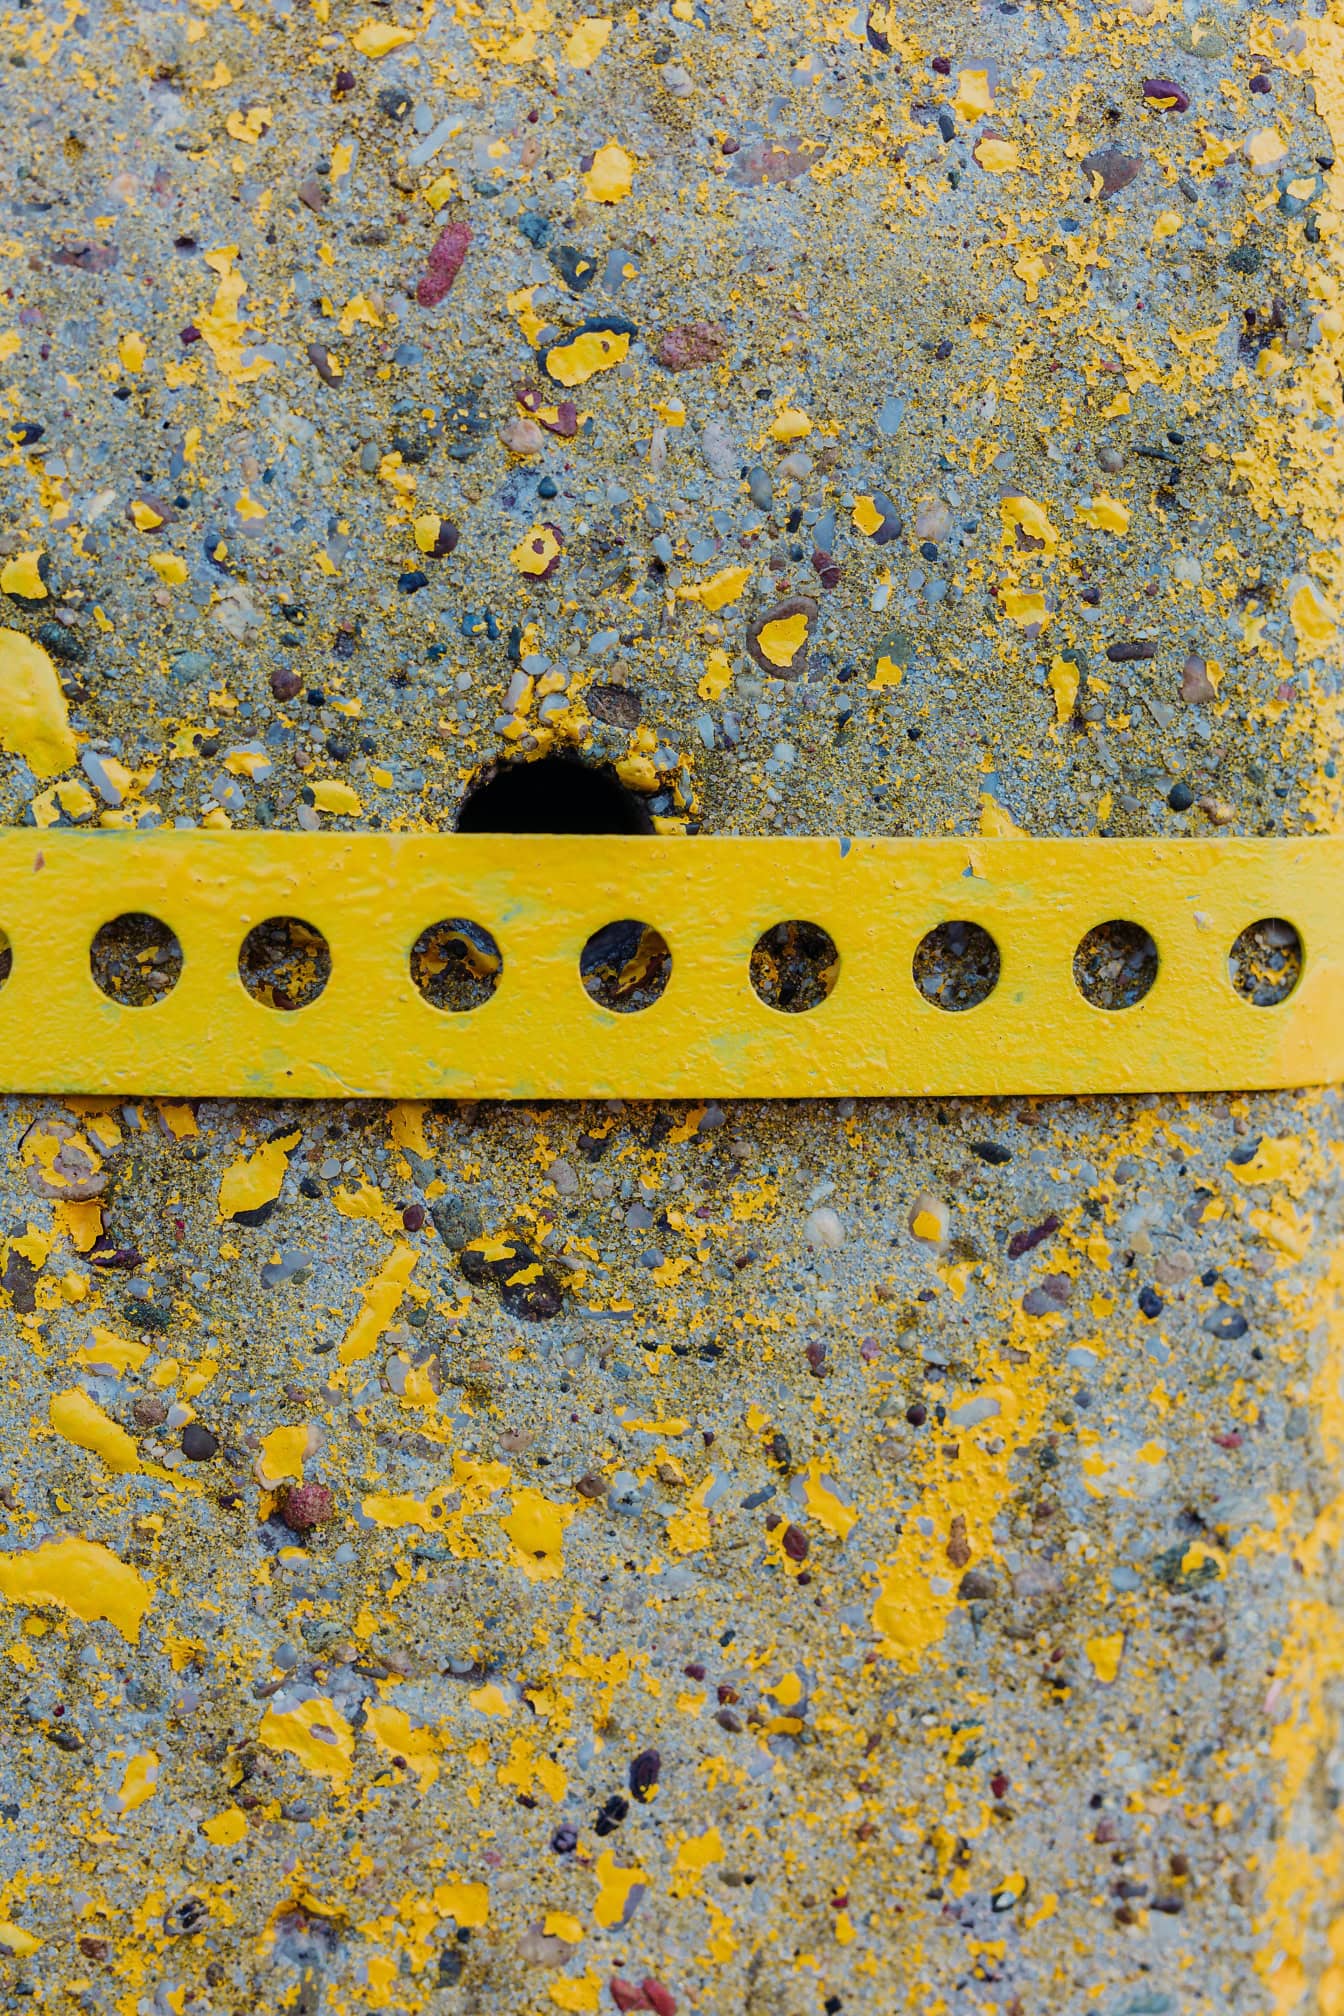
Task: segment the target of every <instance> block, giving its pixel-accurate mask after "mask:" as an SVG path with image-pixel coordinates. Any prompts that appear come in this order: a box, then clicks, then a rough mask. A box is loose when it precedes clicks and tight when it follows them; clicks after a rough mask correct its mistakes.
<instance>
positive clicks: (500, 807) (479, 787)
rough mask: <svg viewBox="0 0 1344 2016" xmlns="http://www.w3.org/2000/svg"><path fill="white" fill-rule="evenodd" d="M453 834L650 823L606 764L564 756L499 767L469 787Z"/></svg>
mask: <svg viewBox="0 0 1344 2016" xmlns="http://www.w3.org/2000/svg"><path fill="white" fill-rule="evenodd" d="M457 830H458V832H459V833H651V832H652V831H653V823H652V821H651V820H650V818H649V815H648V813H647V812H646V811H645V809H644V806H643V805H642V803H641V802H640V800H639V799H638V798H637V797H636V796H635V794H634V792H633V791H627V790H626V788H625V786H624V784H622V782H621V780H620V778H619V777H618V776H617V775H616V772H615V771H614V770H613V769H612V768H611V767H610V766H609V765H608V764H605V763H603V764H592V763H579V762H577V761H575V760H574V758H572V757H569V756H540V757H538V758H537V760H536V762H534V763H503V764H500V765H499V766H498V767H497V768H496V769H494V770H492V771H490V773H489V774H488V775H487V776H485V777H483V778H482V779H481V781H480V782H479V783H478V784H473V786H472V788H471V789H470V791H468V793H467V795H466V797H465V798H464V799H463V801H462V809H461V811H460V812H459V813H458V815H457Z"/></svg>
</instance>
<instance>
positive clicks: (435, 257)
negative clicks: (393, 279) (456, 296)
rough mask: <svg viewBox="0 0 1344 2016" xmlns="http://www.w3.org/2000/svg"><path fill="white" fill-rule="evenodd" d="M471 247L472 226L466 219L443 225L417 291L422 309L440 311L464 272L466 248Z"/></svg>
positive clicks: (416, 294)
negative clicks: (440, 304) (450, 290)
mask: <svg viewBox="0 0 1344 2016" xmlns="http://www.w3.org/2000/svg"><path fill="white" fill-rule="evenodd" d="M470 243H471V226H470V224H468V223H467V221H466V219H465V218H459V219H458V220H457V222H456V223H453V224H445V225H444V227H443V229H442V231H440V233H439V236H438V240H437V242H436V244H435V246H434V250H433V251H432V252H431V253H430V255H429V264H428V265H427V266H426V268H425V271H424V275H423V277H422V279H421V281H420V284H419V286H418V287H417V288H416V290H415V298H416V300H417V301H418V302H419V303H420V306H421V307H422V308H437V307H438V305H439V303H440V301H442V300H443V298H444V296H445V295H446V294H447V292H448V289H449V288H450V287H451V286H452V284H453V282H454V280H456V278H457V276H458V274H459V273H460V272H461V271H462V261H463V260H464V259H465V258H466V256H467V247H468V246H469V245H470Z"/></svg>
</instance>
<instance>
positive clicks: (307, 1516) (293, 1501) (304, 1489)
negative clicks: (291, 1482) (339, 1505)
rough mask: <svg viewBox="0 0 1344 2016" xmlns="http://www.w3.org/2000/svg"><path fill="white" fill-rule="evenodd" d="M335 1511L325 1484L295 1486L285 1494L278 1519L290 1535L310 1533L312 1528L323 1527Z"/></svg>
mask: <svg viewBox="0 0 1344 2016" xmlns="http://www.w3.org/2000/svg"><path fill="white" fill-rule="evenodd" d="M335 1509H336V1507H335V1502H334V1500H333V1499H332V1495H331V1493H330V1491H328V1489H327V1487H326V1485H325V1484H296V1485H295V1486H294V1487H293V1489H292V1490H290V1491H287V1492H286V1493H285V1502H284V1504H283V1505H282V1506H281V1507H280V1517H281V1518H282V1519H283V1520H284V1522H285V1524H286V1526H288V1528H289V1530H290V1532H291V1533H311V1531H312V1529H313V1527H314V1526H323V1525H325V1524H326V1522H327V1520H328V1519H330V1517H331V1515H332V1513H333V1512H334V1511H335Z"/></svg>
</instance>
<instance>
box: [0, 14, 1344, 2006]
mask: <svg viewBox="0 0 1344 2016" xmlns="http://www.w3.org/2000/svg"><path fill="white" fill-rule="evenodd" d="M0 38H2V39H3V55H4V59H5V68H4V70H3V73H0V74H3V77H4V80H5V81H4V100H3V102H4V107H5V111H6V115H7V131H8V133H9V136H10V138H11V141H13V142H16V143H18V142H21V143H22V144H12V145H11V146H10V147H9V148H8V149H7V150H6V153H5V160H4V163H3V166H0V204H3V206H4V207H3V212H2V216H3V222H2V223H0V262H2V263H0V274H2V276H3V278H2V279H0V288H2V290H3V292H2V293H0V360H3V361H2V366H0V368H2V370H3V380H2V381H0V403H3V407H4V418H5V427H4V439H5V443H6V447H5V452H4V455H3V461H4V464H5V472H4V483H3V490H2V492H0V498H2V501H0V512H2V514H3V527H2V529H0V597H3V609H2V613H3V619H4V624H5V625H6V626H7V627H8V629H10V630H11V631H13V632H16V633H21V635H22V637H24V638H26V639H28V640H31V644H35V645H37V646H39V647H40V653H37V654H35V653H34V651H33V649H32V648H31V646H30V644H24V643H22V642H20V641H18V640H17V639H16V638H14V637H11V638H0V744H2V745H3V748H4V751H5V754H4V757H3V759H2V760H0V812H2V813H3V816H4V817H5V818H6V819H8V820H9V821H11V822H16V823H17V822H23V821H32V822H36V824H37V825H38V826H50V825H54V824H56V823H58V822H59V823H75V824H79V823H88V824H97V825H102V826H105V827H108V828H115V827H117V826H119V825H125V824H129V823H141V822H153V821H155V820H159V819H164V820H171V819H184V820H201V821H205V822H207V823H209V824H211V825H213V826H226V825H229V824H232V825H236V826H245V825H248V824H253V823H263V824H264V823H271V824H280V825H293V824H300V825H304V826H307V827H313V826H316V825H319V824H323V823H331V822H339V821H347V822H355V823H359V822H362V823H365V824H383V825H394V824H398V823H402V824H407V823H408V824H413V825H419V824H425V823H427V824H431V825H433V824H448V823H451V821H452V819H453V818H454V816H455V813H456V811H457V808H458V806H459V804H460V802H461V799H462V796H463V792H464V790H465V788H466V786H467V784H468V783H469V782H470V780H471V779H472V778H473V777H475V776H476V775H478V774H479V772H480V771H481V770H482V768H484V767H485V766H488V765H490V764H493V763H495V762H497V761H499V760H500V759H501V758H502V757H507V756H510V755H512V756H519V755H522V756H526V755H534V756H535V755H536V754H538V753H539V752H542V751H545V750H547V749H551V748H570V749H573V750H575V751H576V752H579V753H581V754H583V755H584V756H585V757H586V758H588V759H590V760H593V759H598V758H601V759H605V760H609V761H612V762H614V763H616V764H618V765H619V767H620V773H621V776H622V778H623V779H624V781H625V782H626V784H627V785H628V786H629V787H630V788H631V789H632V790H634V791H635V792H637V793H638V794H639V795H640V797H641V798H642V800H643V801H644V802H646V803H647V804H648V806H649V808H650V814H651V817H652V819H653V820H654V821H656V822H657V823H658V825H659V827H660V830H664V831H677V830H681V828H682V827H683V825H696V826H700V827H702V828H704V829H705V830H711V831H732V830H737V831H745V832H759V831H767V830H772V829H773V830H778V831H787V832H823V833H824V832H832V831H836V830H848V831H851V832H860V831H870V832H902V831H909V832H928V833H936V832H940V831H964V832H973V831H976V830H978V829H983V830H986V831H989V832H1002V831H1007V830H1011V827H1012V826H1014V825H1015V826H1017V827H1019V828H1021V829H1022V830H1024V831H1027V832H1035V833H1044V832H1069V833H1087V832H1093V831H1098V830H1106V831H1112V832H1117V833H1138V832H1162V833H1171V834H1179V833H1183V832H1187V831H1189V832H1207V831H1210V830H1214V831H1217V830H1229V829H1230V830H1233V831H1240V832H1246V833H1261V832H1270V831H1291V832H1301V831H1310V830H1313V829H1317V828H1320V827H1322V826H1325V825H1328V824H1330V823H1331V822H1332V821H1335V820H1336V819H1337V817H1338V811H1339V799H1338V779H1337V775H1336V768H1335V760H1334V757H1335V751H1336V748H1337V742H1338V711H1337V695H1336V689H1337V684H1338V652H1337V646H1336V641H1335V611H1336V605H1337V597H1338V593H1339V587H1340V584H1339V579H1338V577H1339V571H1340V545H1339V539H1338V522H1339V517H1340V511H1339V486H1340V482H1341V465H1340V461H1339V456H1338V450H1337V441H1338V432H1337V427H1338V420H1339V416H1340V411H1341V404H1340V375H1339V364H1340V357H1341V354H1344V307H1341V303H1340V290H1339V280H1338V232H1339V195H1340V186H1339V171H1338V170H1336V169H1335V168H1334V166H1333V162H1334V152H1335V144H1336V140H1337V139H1338V138H1339V137H1340V136H1341V134H1342V133H1344V90H1342V87H1341V83H1340V70H1339V57H1340V48H1341V42H1342V41H1344V20H1341V17H1340V15H1339V11H1338V8H1337V6H1336V7H1333V8H1329V9H1327V10H1325V11H1323V12H1322V13H1320V14H1319V15H1317V14H1314V13H1313V14H1309V15H1308V16H1305V17H1303V18H1302V19H1301V20H1298V19H1297V18H1296V17H1295V16H1294V15H1293V14H1292V12H1291V10H1290V9H1288V8H1273V9H1267V10H1265V11H1264V12H1260V13H1253V12H1250V11H1242V10H1233V9H1232V8H1230V7H1222V6H1218V5H1210V6H1209V7H1208V8H1207V9H1206V10H1205V11H1204V12H1202V13H1201V12H1199V11H1198V10H1197V9H1196V8H1195V7H1194V6H1187V7H1185V8H1183V9H1176V8H1171V7H1168V6H1167V5H1166V4H1165V0H1155V4H1152V5H1150V6H1146V7H1144V8H1143V9H1141V10H1130V11H1125V10H1115V11H1102V12H1096V13H1091V12H1083V11H1080V12H1078V13H1074V12H1071V11H1069V10H1057V11H1039V12H1038V11H1036V10H1035V9H1027V10H1023V11H1021V12H1019V11H1016V10H1005V9H996V10H994V11H986V12H980V11H973V10H971V9H970V8H967V7H955V8H953V7H949V8H945V9H942V10H940V11H938V12H937V13H928V12H925V13H923V14H920V15H918V16H915V15H913V14H898V13H897V11H896V10H895V9H894V8H890V7H888V8H883V7H880V6H873V7H871V8H868V9H864V8H863V7H860V8H859V9H858V10H857V12H855V11H846V10H844V9H837V10H833V11H832V10H827V9H817V10H814V9H812V8H810V7H807V6H805V5H801V4H800V5H799V6H798V7H797V8H796V9H794V10H787V9H784V8H779V7H775V6H773V5H772V4H771V0H753V4H752V5H751V6H749V7H742V6H740V5H737V4H733V0H724V4H722V5H712V6H703V5H701V4H699V0H672V5H671V6H670V8H665V9H664V8H660V9H658V10H656V12H654V13H652V14H650V15H649V16H647V17H645V16H644V15H641V14H640V13H639V12H638V11H634V10H632V11H631V12H629V13H627V14H623V15H620V16H614V17H612V18H611V19H610V20H608V19H607V18H606V17H585V18H582V19H580V18H578V17H574V16H571V15H567V14H560V15H556V16H554V17H553V16H552V15H551V13H550V11H549V10H548V8H547V7H546V5H545V0H537V4H536V5H534V6H533V7H532V8H531V9H530V10H528V11H527V12H523V11H522V10H521V9H519V8H516V7H515V8H514V9H512V10H507V9H505V8H503V7H500V8H494V7H486V8H483V9H482V8H477V7H474V6H472V7H468V6H466V5H465V4H439V5H438V6H437V7H436V6H434V4H433V0H426V5H425V6H424V8H423V10H422V11H421V12H420V13H418V14H416V13H412V11H411V10H410V9H409V8H408V7H406V6H404V5H403V6H401V8H400V9H399V10H394V9H393V8H371V9H370V11H369V13H368V15H367V16H360V15H358V14H357V13H354V12H347V11H345V10H344V9H341V10H335V9H332V8H331V7H330V6H329V4H328V0H316V4H315V5H313V6H312V7H311V8H300V7H298V6H294V7H292V8H290V9H288V10H285V9H282V8H280V7H277V8H275V9H274V10H273V11H264V12H253V11H251V10H250V9H249V8H248V7H247V6H246V5H245V4H244V0H236V4H231V5H230V6H229V7H227V8H224V7H219V6H213V5H205V4H202V0H197V4H192V5H186V6H184V7H182V8H181V9H180V10H176V11H174V10H171V9H168V8H157V7H148V6H146V7H144V8H142V9H140V10H138V11H131V10H122V9H118V10H115V11H114V10H112V9H110V8H103V9H94V10H93V11H92V12H87V11H79V10H77V9H75V8H74V7H70V8H68V9H64V10H62V9H60V8H58V7H57V6H55V5H54V4H52V5H50V6H49V7H39V6H36V5H19V6H16V7H14V8H13V9H12V10H11V11H8V12H7V13H5V14H4V15H3V17H0ZM468 227H469V230H468ZM444 288H446V291H443V292H442V293H441V292H440V290H441V289H444ZM436 296H437V297H438V299H437V302H436V305H425V304H426V302H428V301H431V300H433V298H434V297H436ZM72 750H73V751H74V754H73V760H72ZM108 844H109V845H115V844H116V843H115V841H114V840H113V839H111V838H109V841H108ZM540 844H544V843H540ZM0 923H3V919H2V918H0ZM1308 956H1309V948H1308ZM127 971H128V973H129V969H127ZM128 984H129V982H128ZM145 1012H147V1013H152V1012H154V1011H153V1009H152V1008H149V1009H146V1010H145ZM1042 1041H1043V1042H1048V1041H1049V1032H1048V1031H1043V1032H1042ZM1340 1131H1341V1130H1340V1116H1339V1113H1338V1109H1337V1105H1336V1103H1335V1102H1334V1101H1333V1100H1332V1099H1331V1098H1328V1097H1326V1096H1324V1095H1308V1094H1303V1095H1300V1096H1297V1095H1294V1096H1289V1097H1279V1098H1256V1099H1245V1098H1239V1097H1237V1096H1236V1095H1235V1094H1234V1093H1229V1095H1228V1096H1227V1097H1226V1098H1216V1097H1213V1098H1208V1099H1203V1100H1199V1101H1170V1102H1167V1103H1166V1104H1165V1105H1160V1104H1156V1103H1154V1102H1130V1103H1123V1102H1110V1101H1092V1102H1080V1103H1077V1104H1063V1103H1060V1104H1042V1105H1039V1106H1032V1105H1030V1104H1028V1103H1024V1102H1020V1101H1014V1102H1008V1103H1006V1104H1001V1105H996V1106H974V1105H970V1104H968V1103H965V1102H958V1101H955V1100H950V1101H947V1102H945V1103H944V1104H942V1105H941V1106H936V1107H935V1106H931V1105H914V1106H909V1107H892V1106H886V1105H881V1104H878V1105H872V1106H863V1105H860V1106H858V1107H856V1108H850V1107H848V1106H838V1105H837V1104H835V1103H834V1102H827V1101H821V1102H819V1103H817V1104H815V1105H808V1106H802V1105H799V1106H788V1105H785V1106H778V1107H770V1108H763V1107H742V1108H732V1109H730V1110H727V1111H724V1110H722V1109H719V1108H717V1107H713V1106H709V1107H700V1106H692V1107H684V1106H680V1105H678V1106H676V1107H671V1108H668V1109H666V1110H663V1109H650V1108H645V1107H639V1106H635V1105H631V1106H628V1107H625V1108H623V1109H622V1110H619V1111H612V1110H607V1109H605V1108H596V1107H586V1108H573V1109H561V1108H556V1109H554V1110H549V1111H534V1110H530V1109H521V1108H519V1109H498V1108H489V1107H480V1108H477V1109H469V1108H467V1109H463V1108H456V1107H454V1108H445V1109H442V1110H439V1109H421V1108H406V1107H400V1108H373V1107H341V1106H334V1105H333V1106H330V1107H323V1106H311V1107H302V1108H298V1107H296V1108H293V1109H289V1108H283V1107H266V1108H262V1107H234V1106H223V1105H218V1104H212V1103H206V1104H202V1105H201V1106H200V1107H199V1109H198V1110H193V1108H192V1107H191V1106H190V1105H185V1104H176V1105H167V1106H162V1107H159V1106H156V1105H155V1104H154V1103H153V1102H148V1101H140V1102H131V1103H128V1104H125V1105H119V1106H117V1107H115V1108H112V1109H109V1108H107V1107H100V1106H98V1105H97V1104H96V1103H93V1102H77V1103H76V1104H74V1105H72V1104H71V1103H70V1102H66V1103H65V1104H61V1103H59V1102H55V1101H48V1102H41V1103H34V1102H31V1101H22V1100H15V1101H10V1102H7V1104H6V1106H5V1108H4V1112H3V1116H2V1117H0V1134H2V1135H3V1163H2V1165H0V1186H2V1187H3V1191H4V1198H5V1230H6V1235H7V1236H6V1242H5V1248H4V1260H3V1272H2V1274H0V1281H2V1284H3V1295H4V1299H5V1303H6V1307H5V1311H4V1317H3V1345H4V1353H5V1366H6V1379H5V1384H4V1390H3V1396H2V1404H3V1410H4V1419H3V1443H2V1444H0V1447H2V1448H3V1491H2V1492H0V1499H2V1501H3V1512H2V1513H0V1519H2V1521H3V1532H0V1599H3V1607H0V1625H3V1633H2V1636H3V1656H4V1659H5V1662H6V1671H7V1672H8V1675H9V1680H8V1685H7V1687H6V1689H5V1701H4V1708H3V1711H2V1712H3V1715H4V1718H5V1722H6V1725H7V1729H6V1742H5V1749H4V1757H5V1770H4V1773H3V1783H2V1784H0V1949H3V1955H0V1968H2V1969H3V1970H4V1973H3V1977H0V1978H2V1979H3V1986H4V1993H5V1995H6V1996H7V1997H8V1999H9V2001H10V2002H11V2003H12V2005H13V2006H14V2007H16V2008H27V2007H33V2006H40V2007H51V2008H66V2007H83V2008H87V2009H89V2010H92V2011H100V2012H101V2011H104V2010H106V2011H109V2012H110V2011H113V2010H116V2011H120V2012H124V2016H140V2012H153V2016H165V2012H168V2011H172V2010H176V2011H182V2010H185V2009H188V2008H190V2009H192V2010H202V2011H205V2010H210V2011H228V2012H232V2011H242V2010H247V2009H251V2008H254V2007H257V2008H265V2009H295V2010H302V2011H304V2012H306V2016H316V2012H318V2011H319V2010H320V2011H328V2010H330V2011H339V2010H351V2011H359V2010H372V2011H390V2010H392V2009H397V2010H410V2011H415V2010H420V2009H430V2010H433V2011H436V2012H437V2011H439V2010H443V2011H450V2010H453V2009H462V2010H476V2011H482V2012H491V2016H494V2012H506V2011H507V2012H513V2011H526V2012H528V2016H533V2012H546V2011H551V2010H555V2009H559V2010H562V2011H563V2010H572V2011H580V2012H582V2011H587V2010H592V2009H596V2008H599V2007H605V2008H626V2009H629V2008H641V2007H642V2008H647V2009H653V2010H655V2011H662V2012H666V2011H667V2010H668V2009H671V2008H672V2007H673V2006H674V2005H675V2007H676V2008H678V2009H681V2010H683V2011H685V2010H692V2009H699V2010H704V2011H709V2010H715V2011H718V2010H724V2011H727V2010H734V2011H735V2010H741V2011H743V2012H745V2016H812V2012H815V2011H820V2010H828V2011H831V2012H834V2011H836V2010H857V2009H865V2010H867V2009H874V2010H883V2011H885V2010H888V2009H890V2010H897V2009H906V2008H912V2009H917V2010H920V2011H922V2012H926V2016H936V2012H955V2016H971V2012H981V2011H988V2010H995V2011H1002V2012H1004V2016H1076V2012H1080V2011H1083V2010H1090V2009H1093V2008H1096V2009H1099V2010H1100V2011H1102V2012H1103V2016H1176V2012H1178V2011H1179V2012H1181V2016H1185V2012H1188V2011H1210V2012H1212V2011H1215V2010H1217V2011H1220V2012H1221V2011H1227V2010H1232V2011H1236V2012H1238V2016H1240V2012H1243V2011H1245V2012H1253V2011H1254V2012H1260V2011H1271V2010H1272V2011H1275V2012H1276V2016H1302V2012H1308V2011H1310V2012H1319V2016H1335V2012H1337V2011H1338V2010H1339V2008H1340V2007H1341V2006H1344V1921H1340V1920H1339V1919H1338V1918H1337V1915H1336V1914H1337V1913H1338V1909H1339V1898H1340V1895H1341V1884H1342V1882H1344V1837H1342V1835H1341V1829H1340V1826H1339V1821H1338V1817H1337V1807H1338V1801H1339V1797H1340V1790H1341V1783H1340V1774H1341V1769H1342V1768H1344V1767H1342V1766H1341V1763H1340V1748H1339V1739H1338V1710H1339V1700H1338V1690H1339V1685H1340V1682H1339V1673H1340V1670H1341V1662H1344V1644H1342V1643H1341V1630H1340V1624H1339V1612H1338V1608H1337V1602H1338V1597H1339V1589H1338V1576H1337V1566H1336V1555H1337V1548H1338V1544H1339V1529H1340V1514H1341V1501H1340V1499H1339V1497H1338V1495H1337V1494H1338V1489H1339V1466H1340V1462H1341V1460H1342V1459H1344V1415H1341V1397H1340V1395H1341V1327H1340V1325H1341V1319H1340V1313H1339V1302H1340V1298H1341V1293H1342V1292H1344V1284H1341V1281H1340V1277H1339V1263H1338V1261H1337V1260H1335V1261H1334V1262H1332V1259H1331V1255H1332V1252H1337V1251H1338V1244H1339V1227H1340V1220H1341V1207H1340V1200H1339V1194H1338V1185H1339V1180H1340V1163H1339V1155H1338V1149H1337V1145H1336V1144H1337V1143H1338V1140H1339V1138H1340ZM1332 1270H1333V1271H1332ZM613 1982H614V1983H615V1984H618V1985H613Z"/></svg>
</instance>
